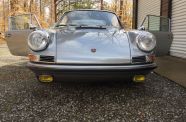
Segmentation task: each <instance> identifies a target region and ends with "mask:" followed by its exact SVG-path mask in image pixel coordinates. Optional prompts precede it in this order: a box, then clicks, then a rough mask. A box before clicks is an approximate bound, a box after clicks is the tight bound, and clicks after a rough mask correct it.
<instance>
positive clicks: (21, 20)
mask: <svg viewBox="0 0 186 122" xmlns="http://www.w3.org/2000/svg"><path fill="white" fill-rule="evenodd" d="M9 24H10V25H9V29H10V30H27V29H29V24H30V15H18V16H13V17H10V23H9Z"/></svg>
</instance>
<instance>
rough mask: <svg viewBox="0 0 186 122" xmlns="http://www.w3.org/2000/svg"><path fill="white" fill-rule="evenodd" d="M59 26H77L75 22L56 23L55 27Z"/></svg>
mask: <svg viewBox="0 0 186 122" xmlns="http://www.w3.org/2000/svg"><path fill="white" fill-rule="evenodd" d="M60 26H78V25H76V24H59V25H56V27H60Z"/></svg>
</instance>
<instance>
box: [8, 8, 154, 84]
mask: <svg viewBox="0 0 186 122" xmlns="http://www.w3.org/2000/svg"><path fill="white" fill-rule="evenodd" d="M6 37H7V44H8V47H9V49H10V52H11V53H12V54H13V55H17V56H28V57H29V60H30V61H29V62H28V65H27V66H28V67H29V68H30V69H31V70H32V71H33V72H34V73H35V74H36V76H37V78H38V80H39V81H41V82H52V81H54V80H56V79H66V78H69V79H77V78H80V79H81V78H85V79H86V78H88V79H92V78H98V79H100V78H104V79H106V78H107V79H110V78H115V79H117V78H118V79H119V78H120V79H121V78H122V79H126V78H129V79H131V80H133V81H135V82H141V81H144V80H145V76H146V75H147V74H148V73H150V72H151V71H152V70H153V69H154V68H156V64H155V63H154V58H155V56H154V53H153V51H154V48H155V46H156V39H155V37H154V36H153V34H151V33H149V32H146V31H143V30H132V31H126V30H125V29H124V28H123V26H122V24H121V22H120V20H119V18H118V17H117V16H116V14H115V13H113V12H110V11H101V10H73V11H68V12H66V13H64V15H63V16H62V17H61V18H60V20H59V21H58V22H57V23H55V24H54V26H53V27H51V28H49V29H47V30H45V29H42V28H41V26H40V24H39V22H38V20H37V18H36V17H35V15H33V14H24V15H17V16H12V17H10V18H9V31H8V32H7V33H6Z"/></svg>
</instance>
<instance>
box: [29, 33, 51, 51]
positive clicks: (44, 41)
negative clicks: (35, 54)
mask: <svg viewBox="0 0 186 122" xmlns="http://www.w3.org/2000/svg"><path fill="white" fill-rule="evenodd" d="M48 44H49V34H48V33H47V32H44V31H41V30H38V31H34V32H32V33H31V34H30V35H29V37H28V46H29V47H30V48H31V50H33V51H42V50H44V49H46V48H47V46H48Z"/></svg>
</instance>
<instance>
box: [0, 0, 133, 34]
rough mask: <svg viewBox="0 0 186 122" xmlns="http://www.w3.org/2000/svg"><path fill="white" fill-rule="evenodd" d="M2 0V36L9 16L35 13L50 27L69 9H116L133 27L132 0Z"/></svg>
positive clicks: (0, 29)
mask: <svg viewBox="0 0 186 122" xmlns="http://www.w3.org/2000/svg"><path fill="white" fill-rule="evenodd" d="M110 1H111V2H108V0H105V1H104V0H103V2H101V0H0V33H1V34H0V35H1V36H0V37H2V36H3V34H4V32H5V31H7V29H8V16H11V15H18V14H23V13H34V14H35V15H36V16H37V18H38V20H39V22H40V24H41V26H42V27H44V28H47V27H49V26H50V25H51V24H53V23H54V22H55V21H56V20H58V19H59V18H60V17H61V15H62V14H63V13H64V12H65V11H67V10H73V9H100V8H101V3H102V4H103V6H102V7H103V9H107V10H111V11H114V12H116V13H117V14H118V16H119V17H120V19H121V21H122V23H123V24H124V25H125V27H126V28H131V27H132V0H110Z"/></svg>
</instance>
